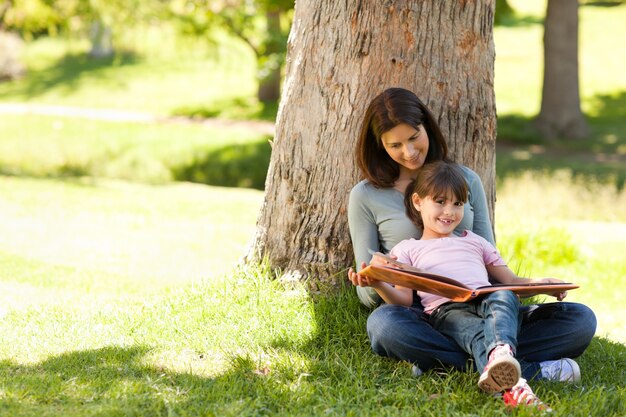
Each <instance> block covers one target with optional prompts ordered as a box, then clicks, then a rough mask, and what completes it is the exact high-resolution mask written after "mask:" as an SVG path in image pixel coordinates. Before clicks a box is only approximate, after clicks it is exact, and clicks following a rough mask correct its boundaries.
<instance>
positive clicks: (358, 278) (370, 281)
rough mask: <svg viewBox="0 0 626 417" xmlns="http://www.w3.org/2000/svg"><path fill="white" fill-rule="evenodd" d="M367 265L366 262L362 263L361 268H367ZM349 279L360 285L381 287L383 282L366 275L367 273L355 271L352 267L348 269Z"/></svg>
mask: <svg viewBox="0 0 626 417" xmlns="http://www.w3.org/2000/svg"><path fill="white" fill-rule="evenodd" d="M366 266H367V265H366V264H365V262H363V263H362V264H361V269H363V268H365V267H366ZM348 279H349V280H350V282H352V285H355V286H359V287H372V288H376V287H380V285H381V282H380V281H378V280H377V279H374V278H370V277H366V276H365V275H360V274H359V273H357V272H355V271H354V270H353V269H352V268H350V269H348Z"/></svg>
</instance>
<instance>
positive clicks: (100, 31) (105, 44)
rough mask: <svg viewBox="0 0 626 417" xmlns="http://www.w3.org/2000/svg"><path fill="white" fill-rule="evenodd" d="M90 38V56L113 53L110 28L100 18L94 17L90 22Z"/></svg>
mask: <svg viewBox="0 0 626 417" xmlns="http://www.w3.org/2000/svg"><path fill="white" fill-rule="evenodd" d="M90 40H91V49H90V50H89V56H90V57H92V58H107V57H110V56H111V55H113V53H114V51H113V34H112V30H111V27H110V26H108V25H107V24H106V23H104V21H103V20H102V19H96V20H94V21H93V22H92V23H91V32H90Z"/></svg>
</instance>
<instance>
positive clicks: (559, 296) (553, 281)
mask: <svg viewBox="0 0 626 417" xmlns="http://www.w3.org/2000/svg"><path fill="white" fill-rule="evenodd" d="M531 281H532V282H533V283H535V284H563V283H564V282H565V281H563V280H561V279H558V278H538V279H531ZM550 295H551V296H553V297H556V299H557V300H559V301H563V300H564V299H565V297H567V291H562V292H556V293H553V294H550Z"/></svg>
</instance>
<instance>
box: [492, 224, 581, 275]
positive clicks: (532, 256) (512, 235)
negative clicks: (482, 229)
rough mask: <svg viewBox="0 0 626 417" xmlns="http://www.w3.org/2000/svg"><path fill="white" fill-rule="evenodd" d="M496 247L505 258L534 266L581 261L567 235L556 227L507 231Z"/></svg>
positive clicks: (576, 249) (575, 247)
mask: <svg viewBox="0 0 626 417" xmlns="http://www.w3.org/2000/svg"><path fill="white" fill-rule="evenodd" d="M498 246H499V248H500V251H501V252H502V254H503V255H504V256H505V257H507V258H513V259H517V260H520V261H522V262H528V264H530V265H535V266H536V265H537V264H542V265H555V266H557V265H569V264H572V263H574V262H579V261H580V260H581V254H580V251H579V250H578V247H577V246H576V245H575V244H574V243H573V241H572V239H571V236H570V235H569V233H568V232H567V231H565V230H563V229H561V228H556V227H545V228H538V229H535V230H528V229H526V230H521V229H515V230H513V231H508V232H507V234H506V235H504V236H502V239H501V240H499V243H498Z"/></svg>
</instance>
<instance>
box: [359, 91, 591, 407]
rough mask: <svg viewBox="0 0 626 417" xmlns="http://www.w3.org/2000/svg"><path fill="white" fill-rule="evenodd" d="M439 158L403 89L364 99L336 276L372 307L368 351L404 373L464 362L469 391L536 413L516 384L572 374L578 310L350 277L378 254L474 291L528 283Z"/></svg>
mask: <svg viewBox="0 0 626 417" xmlns="http://www.w3.org/2000/svg"><path fill="white" fill-rule="evenodd" d="M447 153H448V148H447V145H446V142H445V139H444V137H443V135H442V133H441V131H440V130H439V127H438V126H437V123H436V121H435V118H434V117H433V115H432V114H431V113H430V111H429V110H428V108H427V107H426V106H425V105H424V104H423V103H422V102H421V101H420V99H419V98H418V97H417V96H416V95H415V94H414V93H412V92H410V91H408V90H405V89H402V88H391V89H388V90H385V91H384V92H383V93H381V94H380V95H378V96H377V97H375V98H374V99H373V100H372V102H371V103H370V105H369V107H368V108H367V111H366V113H365V117H364V120H363V124H362V126H361V130H360V133H359V138H358V142H357V151H356V156H357V163H358V166H359V168H360V170H361V174H362V176H363V177H364V180H362V181H361V182H360V183H358V184H357V185H356V186H355V187H354V188H353V189H352V191H351V193H350V200H349V206H348V221H349V226H350V235H351V238H352V244H353V247H354V254H355V258H356V262H357V263H356V264H357V270H356V271H355V270H353V269H352V268H351V269H350V270H349V271H348V277H349V279H350V281H351V282H352V283H353V284H354V285H355V286H356V289H357V295H358V297H359V299H360V301H361V303H362V304H364V305H365V306H367V307H370V308H374V307H377V308H376V309H375V310H374V311H373V312H372V313H371V314H370V316H369V318H368V320H367V333H368V336H369V338H370V342H371V346H372V350H373V351H374V352H376V353H377V354H379V355H383V356H388V357H390V358H394V359H398V360H404V361H408V362H410V363H412V364H414V373H416V374H420V373H421V372H422V370H423V371H426V370H429V369H432V368H435V367H439V366H449V367H454V368H457V369H460V370H465V369H466V368H467V366H468V363H469V362H468V359H469V358H470V357H471V358H472V359H473V364H474V365H473V366H474V369H475V370H476V371H478V372H480V373H481V375H480V377H479V380H478V385H479V387H480V388H481V389H483V390H484V391H486V392H490V393H496V392H502V393H503V395H502V398H503V399H504V401H505V403H507V404H508V405H513V406H515V405H519V404H523V405H535V406H537V407H540V408H546V406H544V405H543V404H542V403H541V401H539V400H538V399H537V397H536V396H535V395H534V393H533V392H532V390H531V388H530V387H529V386H528V383H527V381H531V380H539V379H546V380H553V381H567V382H575V381H577V380H579V379H580V369H579V367H578V364H577V363H576V362H575V361H574V360H573V359H571V358H575V357H577V356H579V355H581V354H582V353H583V351H584V350H585V349H586V348H587V346H588V345H589V343H590V342H591V339H592V337H593V335H594V333H595V329H596V318H595V315H594V313H593V312H592V311H591V310H590V309H589V308H588V307H586V306H584V305H582V304H576V303H567V302H557V303H546V304H538V305H526V306H522V305H521V304H520V303H519V300H518V298H517V296H515V295H514V294H513V293H511V292H509V291H496V292H494V293H492V294H491V295H489V296H486V297H484V298H481V299H479V300H476V301H472V302H468V303H451V302H449V300H447V299H444V298H441V297H438V296H434V295H432V294H427V293H415V292H413V291H412V290H410V289H406V288H402V287H399V286H396V287H393V286H391V285H389V284H386V283H383V282H380V281H376V280H373V279H371V278H368V277H365V276H363V275H360V274H359V273H358V271H360V270H361V269H362V268H364V267H365V266H366V264H367V263H368V262H370V261H371V260H372V255H371V254H372V253H373V252H376V251H380V252H383V253H390V254H391V255H392V256H394V257H396V258H397V259H398V260H399V261H401V262H404V263H409V264H412V265H413V266H416V267H420V268H423V269H426V270H428V271H429V272H434V273H437V272H439V273H440V274H442V275H448V276H451V277H452V278H456V279H459V280H465V281H466V283H468V284H470V285H474V286H475V287H478V286H481V285H489V281H488V279H489V278H490V279H491V280H493V281H497V282H501V283H518V282H522V281H523V282H528V280H526V279H524V278H519V277H517V276H516V275H515V274H514V273H513V272H512V271H511V270H510V269H509V268H508V267H507V266H506V263H505V262H504V261H503V260H502V258H501V257H500V255H499V253H498V251H497V250H496V249H495V239H494V236H493V231H492V227H491V223H490V220H489V215H488V211H487V201H486V197H485V193H484V189H483V186H482V183H481V181H480V178H479V177H478V175H477V174H476V173H475V172H473V171H472V170H470V169H469V168H467V167H464V166H461V165H457V164H454V163H452V162H451V161H450V160H449V158H448V155H447ZM373 262H375V260H374V261H373ZM459 271H462V272H461V273H459ZM468 271H472V273H468ZM535 281H541V282H560V281H559V280H555V279H544V280H535ZM565 295H566V294H557V298H558V299H559V300H561V299H563V298H564V297H565Z"/></svg>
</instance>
